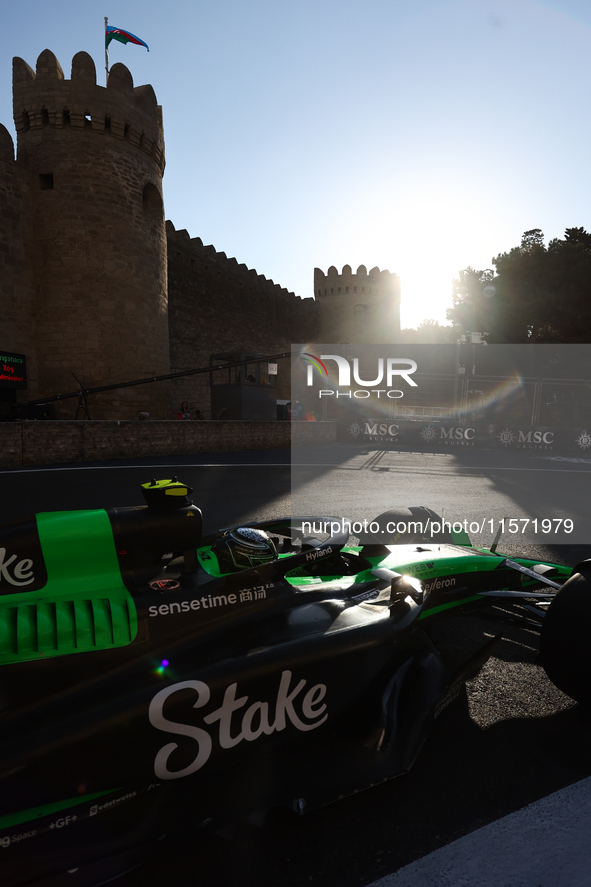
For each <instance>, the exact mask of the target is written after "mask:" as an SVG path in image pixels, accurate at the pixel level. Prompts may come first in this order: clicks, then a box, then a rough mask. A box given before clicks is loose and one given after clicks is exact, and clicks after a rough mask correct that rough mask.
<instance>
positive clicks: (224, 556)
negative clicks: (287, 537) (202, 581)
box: [213, 527, 277, 573]
mask: <svg viewBox="0 0 591 887" xmlns="http://www.w3.org/2000/svg"><path fill="white" fill-rule="evenodd" d="M213 551H214V553H215V554H216V556H217V559H218V562H219V565H220V570H221V571H222V573H233V572H235V571H236V570H248V569H250V568H251V567H259V566H261V564H268V563H270V561H274V560H275V559H276V558H277V550H276V549H275V545H274V544H273V542H272V540H271V539H270V538H269V536H268V535H267V533H265V531H264V530H255V528H254V527H237V528H236V529H234V530H229V531H228V532H227V533H225V534H224V535H223V536H222V537H221V538H220V539H218V540H217V542H216V544H215V545H214V547H213Z"/></svg>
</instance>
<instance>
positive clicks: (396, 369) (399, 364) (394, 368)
mask: <svg viewBox="0 0 591 887" xmlns="http://www.w3.org/2000/svg"><path fill="white" fill-rule="evenodd" d="M303 357H304V358H305V359H306V360H309V361H310V365H309V366H308V374H307V380H306V384H307V385H308V387H310V386H312V385H313V373H314V364H316V368H317V369H318V370H319V371H320V372H322V371H321V368H322V370H324V373H325V374H326V378H328V370H327V369H326V366H325V364H324V361H327V360H332V361H334V362H335V363H336V365H337V369H338V388H336V389H332V388H322V389H320V391H319V392H318V397H320V398H322V397H337V398H339V397H356V398H358V399H365V398H368V397H371V396H372V394H375V395H377V397H378V398H380V397H382V396H384V397H385V398H390V399H392V400H397V399H398V398H400V397H403V396H404V392H403V391H401V390H400V389H399V388H394V380H395V378H396V377H400V378H402V379H404V381H405V382H406V383H407V384H408V385H410V386H411V387H412V388H417V387H418V386H417V383H416V382H415V381H414V379H412V378H411V376H412V374H413V373H416V371H417V364H416V361H414V360H410V359H409V358H406V357H386V358H383V357H379V358H378V360H377V370H376V377H375V379H362V378H361V374H360V370H359V358H357V357H354V358H353V360H352V362H350V361H349V360H348V359H347V358H346V357H343V356H342V355H340V354H321V355H320V358H316V357H314V356H313V355H310V354H304V355H303ZM351 363H352V364H353V367H352V369H353V383H352V382H351ZM356 385H359V386H362V387H360V388H355V386H356ZM380 386H384V387H380ZM342 389H346V390H342Z"/></svg>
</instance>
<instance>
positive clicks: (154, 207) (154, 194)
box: [142, 182, 164, 216]
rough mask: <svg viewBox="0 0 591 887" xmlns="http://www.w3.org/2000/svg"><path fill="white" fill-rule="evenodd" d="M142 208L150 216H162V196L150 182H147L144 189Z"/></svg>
mask: <svg viewBox="0 0 591 887" xmlns="http://www.w3.org/2000/svg"><path fill="white" fill-rule="evenodd" d="M142 206H143V209H144V212H146V213H150V215H152V216H162V212H163V210H164V207H163V204H162V196H161V194H160V191H159V190H158V188H157V187H156V185H153V184H152V183H151V182H148V184H147V185H146V186H145V187H144V191H143V194H142Z"/></svg>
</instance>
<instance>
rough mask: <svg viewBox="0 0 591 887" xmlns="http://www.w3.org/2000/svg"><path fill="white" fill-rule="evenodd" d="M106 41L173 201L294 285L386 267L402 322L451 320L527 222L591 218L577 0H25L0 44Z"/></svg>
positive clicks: (20, 49) (7, 101)
mask: <svg viewBox="0 0 591 887" xmlns="http://www.w3.org/2000/svg"><path fill="white" fill-rule="evenodd" d="M105 15H106V16H108V18H109V24H110V25H113V26H115V27H120V28H125V29H127V30H130V31H132V32H133V33H134V34H136V35H137V36H138V37H140V38H141V39H142V40H144V41H145V42H146V43H148V45H149V47H150V51H149V52H147V51H146V50H145V49H144V48H142V47H137V46H133V45H132V44H128V45H127V46H124V45H122V44H119V43H116V42H113V43H112V44H111V48H110V62H111V64H114V63H115V62H123V63H124V64H125V65H127V67H128V68H129V69H130V71H131V73H132V76H133V79H134V84H135V85H136V86H139V85H141V84H143V83H151V84H152V86H153V87H154V90H155V92H156V96H157V98H158V102H159V104H161V105H162V106H163V114H164V134H165V140H166V160H167V166H166V173H165V176H164V202H165V212H166V218H167V219H170V220H171V221H172V222H173V223H174V225H175V227H176V228H177V230H178V229H181V228H186V230H187V231H188V232H189V234H190V236H191V237H201V239H202V240H203V242H204V243H206V244H210V243H211V244H213V245H214V246H215V247H216V249H217V250H219V251H223V252H225V253H226V254H227V255H228V256H234V257H235V258H236V259H237V260H238V262H244V263H246V265H247V266H248V267H249V268H256V270H257V272H258V273H259V274H264V275H265V276H266V277H267V278H270V279H272V280H274V281H275V282H276V283H279V284H281V286H284V287H286V288H287V289H288V290H290V291H292V292H295V293H296V294H297V295H299V296H302V297H311V296H313V271H314V267H319V268H321V269H322V270H323V271H325V272H326V271H327V270H328V268H329V267H330V266H331V265H335V266H336V267H337V269H338V270H339V272H340V271H341V269H342V267H343V265H345V264H348V265H351V266H352V268H353V270H355V269H356V268H357V267H358V266H359V265H361V264H363V265H365V266H366V267H367V269H368V270H369V269H370V268H373V267H374V266H378V267H379V268H380V269H384V268H387V269H388V270H390V271H392V272H395V273H396V274H398V275H399V276H400V278H401V283H402V306H401V312H402V325H403V327H416V326H417V325H418V324H420V323H421V321H422V320H423V319H424V318H433V319H435V320H438V321H439V322H441V323H445V310H446V308H448V307H450V305H451V287H452V279H453V278H454V276H457V274H458V271H459V270H460V269H462V268H466V267H467V266H472V267H473V268H478V269H486V268H490V267H492V258H493V257H494V256H496V255H498V254H499V253H501V252H504V251H507V250H509V249H511V248H512V247H514V246H517V245H518V244H519V242H520V239H521V235H522V233H523V232H524V231H526V230H529V229H531V228H541V229H542V230H543V232H544V235H545V237H546V241H548V240H549V239H551V238H553V237H561V236H563V235H564V230H565V228H567V227H568V228H570V227H580V226H583V227H586V228H587V229H588V230H591V170H590V166H589V160H588V157H589V154H590V141H591V103H590V96H591V78H590V77H589V67H590V64H591V62H590V60H591V4H590V3H589V2H588V0H546V2H538V0H449V2H448V0H274V2H271V0H170V2H169V3H168V4H162V2H155V0H141V2H140V0H105V2H104V4H103V5H102V6H99V5H98V4H97V3H95V2H87V0H54V2H51V3H48V2H47V0H20V2H19V3H10V4H6V7H5V9H4V12H3V17H2V18H3V28H4V35H5V37H4V46H5V49H4V52H3V55H2V64H1V65H0V123H3V124H4V125H5V126H6V127H7V128H8V130H9V132H10V133H11V135H12V136H13V138H15V140H16V137H15V132H14V125H13V122H12V94H11V76H12V75H11V59H12V56H20V57H21V58H23V59H24V60H25V61H26V62H28V63H29V64H30V65H31V66H32V67H33V68H34V67H35V62H36V59H37V56H38V55H39V53H40V52H41V51H42V50H43V49H45V48H49V49H51V50H52V51H53V52H54V53H55V54H56V56H57V58H58V59H59V61H60V63H61V65H62V68H63V69H64V74H65V76H66V78H69V77H70V71H71V59H72V56H73V55H74V54H75V53H76V52H78V51H80V50H86V51H87V52H89V53H90V54H91V55H92V57H93V58H94V61H95V64H96V67H97V75H98V82H99V83H100V84H102V85H104V83H105V79H104V77H105V71H104V16H105Z"/></svg>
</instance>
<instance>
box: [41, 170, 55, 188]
mask: <svg viewBox="0 0 591 887" xmlns="http://www.w3.org/2000/svg"><path fill="white" fill-rule="evenodd" d="M39 187H40V188H41V190H42V191H53V173H52V172H41V173H39Z"/></svg>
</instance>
